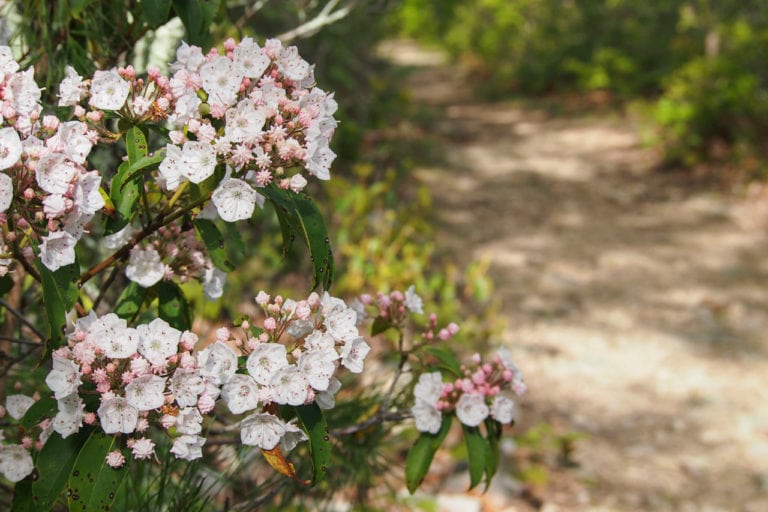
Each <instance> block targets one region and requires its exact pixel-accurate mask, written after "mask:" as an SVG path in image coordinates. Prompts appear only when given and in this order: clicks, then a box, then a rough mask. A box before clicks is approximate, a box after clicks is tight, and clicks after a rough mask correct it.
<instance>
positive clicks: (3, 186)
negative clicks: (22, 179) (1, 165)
mask: <svg viewBox="0 0 768 512" xmlns="http://www.w3.org/2000/svg"><path fill="white" fill-rule="evenodd" d="M11 201H13V180H12V179H11V177H10V176H8V175H7V174H4V173H1V172H0V213H3V212H4V211H5V210H7V209H8V207H9V206H11Z"/></svg>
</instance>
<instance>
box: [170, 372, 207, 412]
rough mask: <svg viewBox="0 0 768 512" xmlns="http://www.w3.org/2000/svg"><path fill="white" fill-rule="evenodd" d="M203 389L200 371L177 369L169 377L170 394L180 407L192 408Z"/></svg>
mask: <svg viewBox="0 0 768 512" xmlns="http://www.w3.org/2000/svg"><path fill="white" fill-rule="evenodd" d="M203 389H205V383H204V382H203V377H202V375H200V370H197V369H193V368H177V369H176V371H175V372H174V373H173V376H172V377H171V393H173V396H174V397H175V398H176V403H177V404H179V405H180V406H181V407H192V406H194V405H196V404H197V399H198V397H199V396H200V394H201V393H202V392H203Z"/></svg>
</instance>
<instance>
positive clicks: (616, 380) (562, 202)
mask: <svg viewBox="0 0 768 512" xmlns="http://www.w3.org/2000/svg"><path fill="white" fill-rule="evenodd" d="M383 51H384V53H385V54H387V55H388V56H390V58H392V59H393V60H394V61H395V62H397V63H399V64H402V65H406V66H414V67H415V68H416V70H415V72H414V73H413V74H412V75H411V78H410V81H409V87H410V90H411V95H412V99H413V101H414V102H416V103H418V104H420V105H423V106H425V107H428V108H431V109H434V110H435V112H437V113H438V114H437V116H436V121H435V123H434V126H432V127H431V131H432V132H433V133H431V136H433V137H434V138H435V140H437V141H438V144H439V152H440V153H441V154H442V155H443V156H444V161H443V163H441V164H439V165H435V166H433V167H424V168H421V169H419V170H418V173H417V177H418V179H420V180H422V181H423V182H424V183H425V184H427V185H428V186H430V187H431V188H432V191H433V195H434V198H435V202H436V210H437V213H436V215H437V222H438V225H439V232H440V233H441V234H440V236H439V240H438V242H439V243H440V244H442V245H443V246H444V247H446V248H448V249H450V250H451V251H452V252H453V254H454V255H455V257H456V259H457V260H458V261H459V262H463V263H466V262H469V261H471V260H473V259H477V258H481V257H490V258H491V263H492V264H491V270H490V272H491V275H492V276H493V278H494V281H495V284H496V290H497V293H499V294H500V296H501V300H502V303H503V306H504V308H503V311H504V314H505V315H506V316H507V317H508V325H509V327H508V328H507V330H506V332H505V333H504V342H505V343H506V344H507V345H508V346H510V347H511V349H512V350H513V354H514V358H515V360H516V361H517V363H518V364H519V366H520V367H521V368H522V369H523V371H524V373H525V375H526V377H527V382H528V384H529V387H530V391H529V393H528V395H527V396H526V397H525V399H524V400H523V401H522V403H521V415H522V418H521V423H520V425H519V427H518V431H523V430H525V429H526V428H527V427H530V426H532V425H535V424H537V423H539V422H543V421H545V422H548V423H549V424H551V425H552V426H553V428H554V429H555V431H556V432H558V433H562V434H569V433H573V434H578V436H579V437H578V439H577V441H576V442H575V445H574V446H575V450H574V453H573V455H572V462H573V464H570V465H558V464H557V463H556V462H554V461H553V462H551V463H550V464H549V465H548V466H549V467H548V481H547V483H546V484H541V485H533V486H527V487H526V486H521V484H520V482H519V481H515V480H514V479H513V478H512V477H511V476H510V475H513V474H514V473H513V469H514V464H515V461H517V463H518V466H519V465H520V463H521V461H520V453H519V451H517V452H516V451H515V450H514V447H508V450H507V452H506V454H505V459H506V460H505V463H504V469H505V471H504V472H503V473H506V474H502V475H501V477H500V478H498V479H497V482H496V483H495V484H494V488H493V489H492V491H491V492H490V493H489V494H488V495H486V496H485V497H484V498H483V499H482V502H481V503H482V504H483V506H484V509H485V510H502V509H508V510H531V509H533V508H540V509H544V510H547V511H555V510H563V511H571V510H573V511H580V510H585V511H586V510H606V511H607V510H616V511H622V510H627V511H635V510H637V511H645V510H648V511H658V510H683V511H699V510H701V511H719V510H722V511H750V512H751V511H755V512H757V511H763V510H768V357H767V356H768V258H767V256H768V237H767V236H766V234H768V208H766V206H765V202H764V201H757V200H751V199H747V198H745V196H744V195H743V194H742V195H735V194H727V193H723V192H719V191H718V190H717V187H713V186H711V185H710V186H708V185H706V184H703V183H701V181H700V180H693V179H691V178H690V177H689V175H687V174H684V173H681V172H670V171H667V172H662V171H658V170H656V163H657V162H656V159H655V157H654V155H653V153H652V152H651V151H650V150H648V149H645V148H643V147H642V145H641V143H640V140H639V137H638V134H637V127H636V126H635V125H634V123H633V122H632V120H631V119H630V118H628V117H627V116H624V115H622V114H619V113H606V112H602V113H600V114H596V113H594V112H589V111H587V112H586V113H580V114H571V115H568V116H552V115H551V114H548V113H546V112H545V111H543V110H541V109H536V108H532V107H523V106H521V105H520V104H515V103H484V102H482V101H479V100H477V99H475V98H473V96H472V95H471V92H470V88H468V87H467V84H466V78H465V77H463V75H462V73H461V72H460V71H459V70H458V69H457V68H456V67H455V66H451V65H448V64H446V63H445V61H444V59H443V58H442V56H441V55H439V54H435V53H429V52H426V51H424V50H422V49H419V48H417V47H415V46H412V45H409V44H405V43H403V42H400V43H397V44H392V45H388V46H386V47H384V49H383ZM451 485H454V484H452V483H447V484H446V486H448V487H446V488H444V489H443V490H444V491H446V492H450V491H452V490H458V489H460V486H459V487H458V488H456V489H451V488H449V487H450V486H451ZM521 491H524V492H523V493H522V495H521ZM460 506H461V505H460ZM470 509H471V507H470V508H464V510H465V511H467V510H470Z"/></svg>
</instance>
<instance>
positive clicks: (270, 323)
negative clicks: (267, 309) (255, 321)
mask: <svg viewBox="0 0 768 512" xmlns="http://www.w3.org/2000/svg"><path fill="white" fill-rule="evenodd" d="M264 329H265V330H267V331H274V330H275V329H277V320H275V319H274V318H272V317H269V318H267V319H266V320H264Z"/></svg>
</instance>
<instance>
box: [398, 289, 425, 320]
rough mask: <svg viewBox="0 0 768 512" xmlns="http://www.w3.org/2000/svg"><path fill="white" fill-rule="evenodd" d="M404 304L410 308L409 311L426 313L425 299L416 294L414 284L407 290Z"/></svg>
mask: <svg viewBox="0 0 768 512" xmlns="http://www.w3.org/2000/svg"><path fill="white" fill-rule="evenodd" d="M403 305H404V306H405V307H406V308H408V311H410V312H411V313H418V314H419V315H423V314H424V309H423V306H424V301H422V300H421V297H419V296H418V295H417V294H416V287H415V286H414V285H411V286H409V287H408V289H407V290H406V291H405V301H404V302H403Z"/></svg>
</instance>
